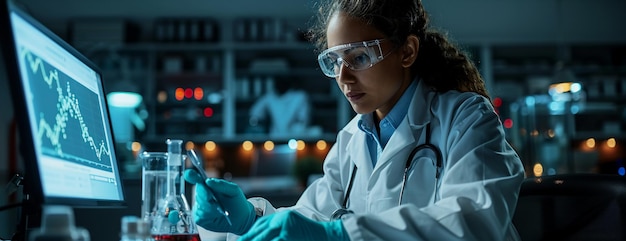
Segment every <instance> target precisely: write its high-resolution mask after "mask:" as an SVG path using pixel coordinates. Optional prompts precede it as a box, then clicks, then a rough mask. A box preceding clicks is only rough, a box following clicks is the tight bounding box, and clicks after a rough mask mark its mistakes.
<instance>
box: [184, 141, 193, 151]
mask: <svg viewBox="0 0 626 241" xmlns="http://www.w3.org/2000/svg"><path fill="white" fill-rule="evenodd" d="M194 148H196V144H194V143H193V141H188V142H187V143H185V150H193V149H194Z"/></svg>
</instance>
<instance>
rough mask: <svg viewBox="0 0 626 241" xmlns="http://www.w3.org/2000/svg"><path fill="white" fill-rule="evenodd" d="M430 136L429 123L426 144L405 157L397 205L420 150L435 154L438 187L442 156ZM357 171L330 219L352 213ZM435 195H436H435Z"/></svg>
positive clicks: (354, 168)
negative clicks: (349, 202) (352, 196)
mask: <svg viewBox="0 0 626 241" xmlns="http://www.w3.org/2000/svg"><path fill="white" fill-rule="evenodd" d="M430 134H431V133H430V123H428V124H427V125H426V142H425V143H424V144H421V145H418V146H416V147H415V148H413V150H411V153H409V156H408V157H407V159H406V161H405V167H404V175H403V176H402V186H401V187H400V198H399V200H398V205H401V204H402V198H403V196H404V189H405V186H406V181H407V179H408V174H409V169H410V168H411V164H413V158H414V157H415V155H416V154H417V153H418V152H419V151H421V150H424V149H431V150H432V151H433V152H434V153H435V158H436V163H435V165H436V172H435V179H436V182H435V186H438V183H437V182H438V180H439V176H440V174H441V171H440V169H441V167H442V165H443V155H442V154H441V151H440V150H439V148H437V147H436V146H435V145H433V144H431V143H430ZM357 170H358V168H357V166H356V165H354V166H353V167H352V173H351V174H350V181H349V182H348V188H346V193H345V194H344V198H343V202H342V205H341V208H340V209H337V210H336V211H335V212H333V213H332V215H331V219H338V218H341V216H342V215H344V214H347V213H352V211H350V210H348V200H349V199H350V193H351V192H352V186H353V185H354V178H355V176H356V171H357ZM436 190H437V189H435V191H436ZM435 195H437V194H436V193H435Z"/></svg>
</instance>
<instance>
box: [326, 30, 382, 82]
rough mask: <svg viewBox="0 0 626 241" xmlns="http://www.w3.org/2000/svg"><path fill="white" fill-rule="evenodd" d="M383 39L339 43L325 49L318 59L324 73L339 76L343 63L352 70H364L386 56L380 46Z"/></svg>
mask: <svg viewBox="0 0 626 241" xmlns="http://www.w3.org/2000/svg"><path fill="white" fill-rule="evenodd" d="M383 40H384V39H375V40H371V41H363V42H356V43H348V44H342V45H338V46H335V47H332V48H329V49H327V50H324V52H322V53H321V54H319V55H318V56H317V61H318V62H319V65H320V68H321V69H322V72H323V73H324V75H326V76H328V77H331V78H335V77H337V76H339V71H340V70H341V65H345V66H346V67H348V68H350V69H351V70H364V69H367V68H370V67H372V66H373V65H374V64H376V63H378V62H380V61H381V60H383V59H384V58H385V57H386V55H383V51H382V48H381V47H380V42H382V41H383ZM389 53H391V51H390V52H389ZM389 53H387V54H389Z"/></svg>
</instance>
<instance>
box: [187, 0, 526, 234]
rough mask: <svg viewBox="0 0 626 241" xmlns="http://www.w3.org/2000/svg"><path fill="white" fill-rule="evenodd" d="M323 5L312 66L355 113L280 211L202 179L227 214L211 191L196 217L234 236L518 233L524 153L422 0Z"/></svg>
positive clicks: (340, 0) (339, 0) (202, 194)
mask: <svg viewBox="0 0 626 241" xmlns="http://www.w3.org/2000/svg"><path fill="white" fill-rule="evenodd" d="M320 13H321V14H327V15H324V16H323V17H322V18H320V19H321V23H320V26H321V27H320V28H319V29H318V31H314V32H313V35H312V37H313V39H314V40H317V42H318V43H319V46H320V47H328V49H326V50H325V51H323V52H322V53H321V54H320V55H319V57H318V61H319V63H320V67H321V69H322V71H323V72H324V74H325V75H327V76H329V77H334V78H335V79H336V81H337V85H338V87H339V88H340V89H341V91H342V92H343V93H344V95H345V96H346V98H347V99H348V101H349V102H350V104H351V105H352V108H353V109H354V111H355V112H357V113H358V115H357V116H356V117H354V119H353V120H352V121H351V122H350V123H348V124H347V125H346V126H345V127H344V128H343V129H342V130H341V131H340V132H339V133H338V135H337V141H336V143H335V144H334V146H333V147H332V148H331V150H330V152H329V153H328V156H327V157H326V160H325V161H324V176H323V177H322V178H320V179H319V180H317V181H316V182H314V183H313V184H312V185H310V186H309V187H308V188H307V189H306V190H305V191H304V193H303V194H302V196H301V198H300V199H299V200H298V202H297V204H296V205H295V206H293V207H288V208H282V209H279V210H276V209H275V208H274V207H272V206H271V205H270V204H269V203H268V202H267V201H265V200H263V199H251V200H248V201H246V200H245V198H244V196H243V194H241V191H240V190H239V189H238V188H237V187H236V185H234V184H232V183H228V182H226V181H223V180H215V179H208V180H206V181H205V183H206V184H207V186H209V187H210V189H211V190H213V192H215V195H216V196H217V199H218V200H220V201H221V202H222V203H226V202H232V203H236V204H233V205H232V206H231V207H225V208H226V209H230V210H233V211H232V212H231V213H230V216H231V219H232V220H233V221H232V223H233V225H232V226H229V225H228V224H227V222H225V221H224V219H223V218H221V217H220V216H217V215H215V211H214V205H212V204H210V203H208V201H207V202H205V203H202V204H200V205H199V206H197V207H196V209H197V211H196V212H195V217H196V221H197V223H198V224H199V225H200V226H202V227H205V228H207V229H211V230H214V231H228V232H233V233H236V234H240V235H241V234H244V235H243V236H242V237H241V239H240V240H510V239H513V240H515V239H519V237H518V236H517V233H516V232H515V229H514V228H513V225H512V223H511V217H512V215H513V213H514V210H515V205H516V202H517V197H518V192H519V187H520V184H521V182H522V180H523V177H524V173H523V167H522V164H521V161H520V160H519V157H518V156H517V154H516V153H515V152H514V150H513V149H512V148H511V147H510V146H509V144H508V143H507V141H506V140H505V135H504V131H503V128H502V125H501V123H500V121H499V119H498V116H497V115H496V114H495V112H494V110H493V107H492V105H491V104H490V101H489V97H488V94H487V92H486V90H485V87H484V82H483V81H482V79H481V77H480V75H479V73H478V71H477V69H476V67H475V66H474V65H473V64H472V63H471V62H470V60H469V59H468V58H467V57H466V56H465V55H464V54H463V53H461V52H460V51H459V50H458V49H457V48H455V47H454V46H453V45H451V44H450V43H449V42H448V41H447V40H446V37H445V36H444V35H442V34H440V33H438V32H436V31H434V30H432V29H430V28H429V25H428V18H427V15H426V13H425V11H424V9H423V7H422V4H421V2H420V1H419V0H418V1H415V0H402V1H385V0H370V1H365V0H357V1H354V0H334V1H332V2H330V3H329V4H327V5H324V6H322V8H321V10H320ZM412 152H413V153H412ZM187 174H188V175H187V180H189V181H190V182H192V183H197V182H202V180H201V179H198V178H196V177H195V175H191V174H193V173H187ZM205 187H206V186H204V185H202V188H199V190H198V193H199V194H197V195H198V200H207V198H206V197H207V196H209V195H208V193H207V190H206V188H205ZM225 206H226V205H225ZM255 210H256V211H257V212H255ZM276 211H277V212H276ZM274 212H276V213H274ZM272 213H274V214H272ZM255 214H258V215H259V216H261V215H262V216H266V217H259V218H256V217H255V216H254V215H255ZM270 214H272V215H270ZM333 218H334V219H333Z"/></svg>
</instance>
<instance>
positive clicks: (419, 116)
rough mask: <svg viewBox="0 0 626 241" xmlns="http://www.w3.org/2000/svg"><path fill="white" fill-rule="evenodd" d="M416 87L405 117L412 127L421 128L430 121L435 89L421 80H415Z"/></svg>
mask: <svg viewBox="0 0 626 241" xmlns="http://www.w3.org/2000/svg"><path fill="white" fill-rule="evenodd" d="M417 81H418V82H417V89H416V90H415V94H414V95H413V99H412V100H411V104H410V105H409V111H408V112H407V115H406V116H407V119H408V121H409V125H411V126H412V127H414V128H423V127H424V126H426V124H428V123H430V121H431V118H432V116H433V110H432V102H433V99H434V97H435V94H436V92H435V90H433V89H432V88H431V87H430V86H428V85H426V84H425V83H424V81H423V80H421V79H420V80H417Z"/></svg>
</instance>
